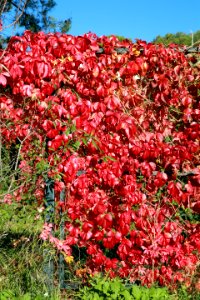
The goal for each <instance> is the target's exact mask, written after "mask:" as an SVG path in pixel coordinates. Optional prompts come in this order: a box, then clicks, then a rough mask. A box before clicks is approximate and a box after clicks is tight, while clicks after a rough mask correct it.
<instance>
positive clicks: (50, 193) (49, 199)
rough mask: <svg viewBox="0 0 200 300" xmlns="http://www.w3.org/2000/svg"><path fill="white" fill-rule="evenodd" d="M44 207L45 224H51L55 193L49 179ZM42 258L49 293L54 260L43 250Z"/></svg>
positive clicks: (52, 279) (47, 250)
mask: <svg viewBox="0 0 200 300" xmlns="http://www.w3.org/2000/svg"><path fill="white" fill-rule="evenodd" d="M45 207H46V215H45V222H46V223H52V224H53V223H54V213H55V192H54V181H53V179H51V178H47V180H46V181H45ZM52 233H53V229H52ZM43 257H44V273H45V281H46V286H47V289H48V291H49V292H50V293H51V292H52V291H53V289H54V259H53V257H52V254H51V251H50V250H49V249H44V251H43Z"/></svg>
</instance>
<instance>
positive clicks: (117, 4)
mask: <svg viewBox="0 0 200 300" xmlns="http://www.w3.org/2000/svg"><path fill="white" fill-rule="evenodd" d="M55 1H56V3H57V6H56V8H54V9H53V10H52V11H51V15H52V16H54V17H56V18H57V19H62V20H65V19H67V18H69V17H71V18H72V28H71V30H70V32H69V34H72V35H82V34H84V33H87V32H89V31H91V32H93V33H96V34H97V35H98V36H101V35H109V34H115V35H122V36H125V37H128V38H131V39H133V40H134V39H135V38H139V39H143V40H146V41H148V42H149V41H152V40H153V38H155V37H156V36H157V35H165V34H166V33H176V32H178V31H181V32H185V33H191V32H192V31H193V32H195V31H197V30H200V0H190V1H187V0H182V1H181V0H164V1H163V0H160V1H159V0H151V1H148V0H143V1H142V0H138V1H135V0H121V1H120V0H55Z"/></svg>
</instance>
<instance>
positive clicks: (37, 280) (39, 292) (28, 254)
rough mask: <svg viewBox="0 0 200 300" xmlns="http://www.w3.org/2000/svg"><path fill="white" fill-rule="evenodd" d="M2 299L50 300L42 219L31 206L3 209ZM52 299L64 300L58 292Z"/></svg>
mask: <svg viewBox="0 0 200 300" xmlns="http://www.w3.org/2000/svg"><path fill="white" fill-rule="evenodd" d="M0 212H1V217H0V300H4V299H50V296H48V291H47V288H46V287H45V276H44V272H43V268H44V265H43V252H44V244H43V243H42V242H41V241H40V240H39V233H40V230H41V228H42V222H43V220H42V217H41V216H40V215H39V213H38V211H37V209H33V208H32V207H31V206H26V207H25V206H23V205H20V204H12V205H10V206H8V205H4V204H1V206H0ZM55 294H57V295H55V296H54V297H53V298H52V299H60V297H59V293H58V292H55Z"/></svg>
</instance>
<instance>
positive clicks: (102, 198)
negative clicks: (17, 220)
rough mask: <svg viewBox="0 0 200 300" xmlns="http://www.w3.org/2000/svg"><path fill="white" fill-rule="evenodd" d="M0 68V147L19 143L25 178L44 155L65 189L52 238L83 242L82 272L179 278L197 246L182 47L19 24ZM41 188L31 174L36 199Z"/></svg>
mask: <svg viewBox="0 0 200 300" xmlns="http://www.w3.org/2000/svg"><path fill="white" fill-rule="evenodd" d="M100 47H102V48H103V49H104V53H102V54H100V53H99V52H100V51H99V49H100ZM123 47H125V48H126V49H127V50H128V51H127V52H126V53H122V54H118V53H117V51H116V49H117V48H123ZM1 54H3V52H2V53H0V56H1ZM0 64H1V65H2V66H4V67H5V68H6V70H8V71H9V72H7V71H6V72H5V69H3V68H2V69H0V91H1V93H0V101H1V102H0V105H1V131H2V134H3V137H4V143H5V144H6V145H7V146H9V145H10V144H11V143H13V142H15V141H16V138H18V139H20V141H21V142H22V148H21V160H22V162H23V163H22V162H21V163H20V166H19V167H20V168H21V169H22V170H23V168H25V169H26V171H27V170H28V172H29V174H34V173H35V172H36V169H37V166H38V163H40V162H41V161H45V162H46V163H48V165H49V171H48V175H49V176H50V177H53V178H57V179H55V180H56V190H57V191H60V189H61V188H62V187H63V183H64V185H65V186H66V188H67V195H66V199H65V205H64V207H62V208H63V209H65V210H66V212H67V217H68V219H67V220H68V221H66V233H67V236H66V241H64V244H63V242H62V243H61V242H60V244H59V241H58V240H57V239H55V238H53V237H52V238H51V241H52V242H53V243H55V245H57V247H58V248H59V249H66V251H67V253H68V254H69V253H70V248H71V247H72V246H73V245H75V244H76V245H78V246H79V247H86V249H87V254H88V260H87V265H88V267H90V269H91V270H93V271H100V270H105V271H111V276H115V275H119V276H122V277H123V276H124V277H127V276H129V277H130V279H131V280H133V281H134V280H136V279H137V280H141V282H142V283H144V284H151V283H152V282H154V281H158V282H160V284H164V285H165V284H166V285H167V284H176V283H177V282H182V281H184V280H185V281H188V280H190V278H191V275H193V274H194V273H195V270H196V268H197V265H198V259H199V251H200V248H199V247H200V243H199V240H200V230H199V225H198V223H197V222H195V221H194V218H195V216H196V214H197V213H199V210H200V209H199V207H200V205H199V203H200V202H199V187H200V182H199V174H200V169H199V131H200V125H199V123H198V120H199V117H200V106H199V97H200V96H199V87H200V77H199V71H198V70H197V69H195V68H192V67H191V66H190V63H189V59H188V58H187V57H186V56H185V55H184V53H183V52H181V51H180V49H178V48H172V47H168V48H166V47H164V46H162V45H153V44H147V43H146V42H143V41H137V43H135V44H133V43H131V42H130V41H128V40H124V41H122V42H120V41H119V40H118V39H117V38H116V37H114V36H112V37H105V36H104V37H97V36H96V35H94V34H86V35H84V36H78V37H74V36H71V35H66V34H44V33H42V32H40V33H38V34H33V33H31V32H29V31H26V32H25V33H24V35H23V36H22V37H17V36H16V37H13V38H11V40H10V42H9V44H8V47H7V50H6V51H5V53H4V55H2V56H1V61H0ZM1 87H2V88H1ZM191 174H192V175H191ZM58 175H59V177H58ZM58 178H59V179H58ZM19 181H20V178H19ZM21 181H22V182H23V174H22V178H21ZM59 181H62V182H63V183H62V184H61V183H59ZM42 184H43V185H42ZM29 185H30V183H26V182H25V183H24V186H23V188H21V189H20V190H19V194H21V193H22V192H23V191H24V192H26V191H27V189H28V188H29ZM43 186H44V181H43V176H42V175H38V179H37V184H36V186H35V191H36V192H35V196H36V198H38V199H39V200H41V199H42V197H43ZM16 196H18V194H17V193H16ZM40 198H41V199H40ZM183 212H184V216H183ZM187 212H190V213H191V214H192V217H191V214H190V217H189V216H188V215H187ZM48 234H49V233H48ZM48 234H46V235H45V237H47V236H48Z"/></svg>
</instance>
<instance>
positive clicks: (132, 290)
mask: <svg viewBox="0 0 200 300" xmlns="http://www.w3.org/2000/svg"><path fill="white" fill-rule="evenodd" d="M89 284H90V285H89V286H84V287H83V288H82V289H80V290H79V293H78V294H77V297H78V298H77V299H82V300H105V299H107V300H111V299H116V300H118V299H119V300H120V299H122V300H123V299H124V300H164V299H173V298H172V296H171V295H170V294H169V292H168V290H167V289H166V288H159V287H151V288H146V287H143V286H137V285H132V286H129V287H127V286H126V285H125V284H124V283H123V282H122V280H121V279H119V278H114V279H109V278H106V277H101V276H100V275H97V276H94V277H93V278H92V279H91V280H90V281H89Z"/></svg>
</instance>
